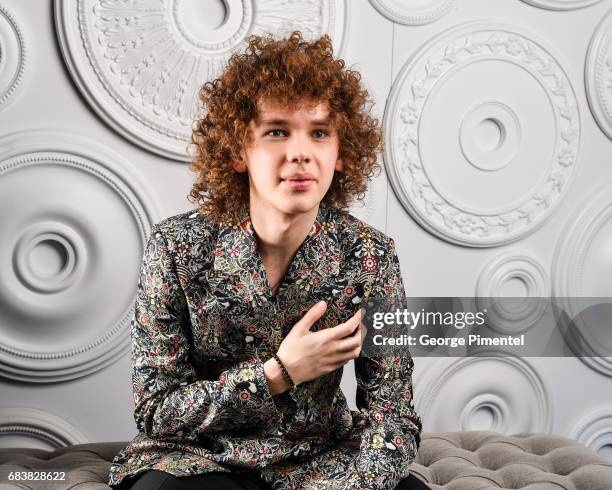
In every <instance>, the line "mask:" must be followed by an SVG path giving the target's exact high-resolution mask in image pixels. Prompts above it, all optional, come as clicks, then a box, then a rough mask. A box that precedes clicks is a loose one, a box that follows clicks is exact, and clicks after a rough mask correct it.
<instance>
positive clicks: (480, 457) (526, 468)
mask: <svg viewBox="0 0 612 490" xmlns="http://www.w3.org/2000/svg"><path fill="white" fill-rule="evenodd" d="M410 469H411V471H412V472H413V473H414V474H415V475H416V476H418V477H420V478H421V480H424V481H427V482H428V484H429V486H430V487H431V488H432V489H434V490H435V489H440V488H443V489H445V490H459V489H462V490H464V489H471V490H473V489H485V488H524V489H530V490H546V489H551V490H553V489H554V490H560V489H568V490H570V489H572V490H573V489H576V490H610V489H612V463H609V462H606V461H605V460H603V459H601V458H600V457H598V456H597V455H596V454H595V453H593V452H592V451H591V450H590V449H587V448H586V447H584V446H583V445H581V444H580V443H578V442H576V441H573V440H571V439H566V438H565V437H560V436H553V435H546V434H513V435H511V436H506V435H503V434H500V433H498V432H488V431H472V432H427V433H424V434H423V441H422V444H421V448H420V449H419V452H418V454H417V458H416V461H415V462H414V463H413V464H412V465H411V467H410Z"/></svg>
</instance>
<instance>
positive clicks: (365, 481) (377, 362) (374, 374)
mask: <svg viewBox="0 0 612 490" xmlns="http://www.w3.org/2000/svg"><path fill="white" fill-rule="evenodd" d="M388 240H389V241H388V243H387V246H386V247H385V252H384V253H383V254H382V256H381V257H380V259H379V260H380V262H379V272H378V274H377V279H376V281H375V283H374V285H373V288H372V290H371V292H370V295H369V299H376V301H377V303H378V302H379V301H380V303H378V304H381V305H382V306H381V309H382V308H384V305H385V304H387V305H389V306H390V307H392V306H393V308H396V307H397V305H398V304H400V305H401V304H403V303H404V302H405V298H406V293H405V291H404V285H403V282H402V278H401V272H400V264H399V259H398V258H397V253H396V251H395V243H394V241H393V240H392V239H390V238H388ZM403 349H404V350H403V351H402V352H401V353H398V355H396V356H395V355H391V356H386V355H385V356H381V357H367V356H365V355H364V354H363V353H362V354H361V356H360V357H358V358H357V359H355V377H356V379H357V394H356V405H357V408H358V409H359V411H360V412H362V413H363V414H364V415H366V416H367V418H368V422H367V425H366V426H365V428H364V429H363V431H362V432H361V438H360V448H359V453H358V456H357V459H356V463H355V471H353V473H352V474H351V475H350V476H349V483H348V484H347V487H346V488H355V489H357V488H362V489H365V488H372V489H389V490H392V489H394V488H395V487H396V485H397V484H398V483H399V481H400V480H402V479H403V478H406V477H407V476H408V473H409V465H410V464H411V463H412V462H413V461H414V459H415V457H416V453H417V451H418V449H419V446H420V443H421V437H420V434H421V430H422V421H421V418H420V417H419V416H418V415H417V414H416V412H415V410H414V406H413V400H412V371H413V368H414V363H413V360H412V357H411V356H410V353H409V351H408V349H407V348H406V347H404V348H403Z"/></svg>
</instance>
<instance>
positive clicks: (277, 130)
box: [266, 129, 286, 136]
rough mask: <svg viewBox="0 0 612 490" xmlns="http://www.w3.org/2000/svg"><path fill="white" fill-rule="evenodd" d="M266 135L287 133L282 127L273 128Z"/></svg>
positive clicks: (283, 134)
mask: <svg viewBox="0 0 612 490" xmlns="http://www.w3.org/2000/svg"><path fill="white" fill-rule="evenodd" d="M266 135H270V136H285V135H286V133H285V132H284V131H283V130H282V129H272V130H270V131H268V132H267V133H266Z"/></svg>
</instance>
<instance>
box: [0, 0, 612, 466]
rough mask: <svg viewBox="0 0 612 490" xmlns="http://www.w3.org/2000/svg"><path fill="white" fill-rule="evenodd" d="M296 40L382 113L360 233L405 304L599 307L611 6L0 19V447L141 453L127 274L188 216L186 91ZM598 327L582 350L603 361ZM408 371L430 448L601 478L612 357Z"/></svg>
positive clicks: (609, 227)
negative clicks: (228, 64)
mask: <svg viewBox="0 0 612 490" xmlns="http://www.w3.org/2000/svg"><path fill="white" fill-rule="evenodd" d="M294 29H300V30H302V31H303V32H305V33H306V34H307V35H309V36H319V35H321V34H324V33H327V34H329V35H330V36H331V37H332V39H333V42H334V47H335V50H336V53H337V54H339V55H340V56H342V57H344V58H345V59H346V60H347V62H348V63H349V64H350V65H353V67H354V68H357V69H358V70H360V71H361V73H362V75H363V80H364V82H365V84H366V86H367V88H368V89H369V91H370V93H371V95H372V97H373V99H374V101H375V106H374V112H375V115H376V116H377V117H379V118H380V120H381V122H382V123H383V125H384V130H385V149H384V155H382V156H381V160H383V161H384V172H383V173H382V174H381V175H380V176H379V178H377V179H376V180H375V181H374V182H373V183H372V184H371V187H370V189H369V192H368V194H367V198H366V205H365V206H364V207H355V208H354V214H355V215H357V216H358V217H360V218H361V219H364V220H366V221H368V222H369V223H371V224H372V225H374V226H376V227H377V228H379V229H381V230H383V231H385V232H386V233H387V234H388V235H390V236H391V237H393V238H394V239H395V241H396V245H397V248H398V253H399V257H400V262H401V265H402V272H403V278H404V283H405V286H406V291H407V294H408V295H410V296H474V295H477V296H523V295H524V296H533V297H541V296H549V295H554V296H563V297H567V296H569V297H571V296H610V295H612V281H611V280H610V277H612V274H611V272H612V142H611V141H610V140H611V139H612V0H523V1H521V0H495V1H494V2H493V1H491V0H415V1H410V2H407V1H401V0H369V1H368V0H312V1H308V2H306V1H304V2H293V1H286V0H217V1H207V2H200V1H197V0H125V1H120V0H56V1H51V0H33V1H21V0H0V446H1V447H8V446H21V445H23V446H32V447H44V448H50V447H59V446H64V445H68V444H74V443H79V442H89V441H92V442H93V441H110V440H129V439H131V438H132V437H133V436H134V435H135V433H136V428H135V425H134V422H133V419H132V409H133V406H132V404H133V401H132V387H131V361H130V355H129V354H130V350H129V347H130V339H129V320H130V317H131V315H132V312H133V309H132V308H133V300H134V294H135V287H136V281H137V274H138V270H139V266H140V259H141V257H142V253H143V245H144V242H145V239H146V236H147V233H148V231H149V229H150V227H151V225H152V224H153V223H155V222H157V221H159V220H161V219H162V218H163V217H166V216H170V215H173V214H177V213H179V212H183V211H186V210H188V209H191V207H192V206H191V204H190V203H189V202H188V201H187V199H186V195H187V193H188V192H189V190H190V187H191V181H192V178H193V176H192V174H191V172H190V171H189V170H188V168H187V165H186V162H187V161H188V156H187V152H186V145H187V140H188V138H189V132H190V128H191V123H192V121H193V119H194V118H195V117H197V115H198V110H197V105H196V99H195V91H196V90H197V89H198V87H199V86H200V85H201V84H202V83H203V82H204V81H206V80H209V79H212V78H214V77H215V75H217V74H218V73H219V72H220V70H221V69H222V67H223V64H224V62H225V61H226V60H227V58H228V57H229V55H230V54H231V53H232V51H233V50H234V49H236V48H237V47H238V46H240V43H241V41H242V40H243V39H244V38H245V37H246V36H247V35H249V34H251V33H264V32H269V31H271V32H274V33H277V34H281V33H284V32H290V31H292V30H294ZM383 161H381V163H383ZM526 304H527V305H529V306H526V309H525V311H520V312H518V313H517V314H519V315H520V316H521V318H522V323H521V325H522V326H521V328H527V327H528V326H529V325H530V324H531V323H530V322H532V321H535V319H536V318H537V315H538V311H537V303H526ZM534 304H535V306H534ZM494 320H495V328H496V329H497V330H499V331H501V332H506V333H518V332H517V326H516V321H513V319H511V318H507V317H504V315H500V316H499V317H496V318H494ZM611 324H612V319H604V320H602V321H600V322H598V323H596V324H595V323H594V321H593V319H590V320H589V322H584V324H582V325H580V328H581V331H582V332H584V334H585V335H586V336H588V337H589V339H590V340H591V341H592V342H593V343H595V344H597V343H599V345H604V346H606V348H607V351H608V352H609V351H610V349H612V345H610V342H611V341H610V335H609V331H610V325H611ZM415 364H416V367H415V371H414V378H413V380H414V385H415V401H416V406H417V409H418V411H419V413H420V414H421V416H422V418H423V421H424V425H425V430H427V431H434V430H435V431H455V430H495V431H499V432H504V433H508V434H511V433H517V432H544V433H554V434H560V435H564V436H567V437H571V438H574V439H577V440H579V441H581V442H583V443H584V444H586V445H587V446H589V447H591V448H592V449H593V450H594V451H596V452H598V453H599V454H600V455H602V456H603V457H605V458H608V459H610V460H612V398H611V397H610V393H612V379H611V377H612V358H609V357H598V356H597V355H593V356H592V357H589V358H569V357H568V358H524V359H520V358H510V357H498V358H416V359H415ZM352 368H353V365H352V363H350V364H349V365H347V366H346V368H345V374H344V378H343V383H342V387H343V389H344V391H345V393H346V394H347V397H348V398H349V402H350V404H351V406H352V408H354V407H355V405H354V390H355V386H356V383H355V378H354V374H353V372H352Z"/></svg>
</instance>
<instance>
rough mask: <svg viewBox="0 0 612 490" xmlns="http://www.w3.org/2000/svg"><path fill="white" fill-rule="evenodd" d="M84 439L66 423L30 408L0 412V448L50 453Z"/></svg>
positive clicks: (50, 414) (13, 408) (85, 440)
mask: <svg viewBox="0 0 612 490" xmlns="http://www.w3.org/2000/svg"><path fill="white" fill-rule="evenodd" d="M87 442H88V441H87V438H86V437H85V436H84V435H83V433H82V432H81V431H79V430H78V429H77V428H76V427H74V426H73V425H72V424H70V423H69V422H68V421H67V420H64V419H63V418H61V417H59V416H57V415H55V414H52V413H50V412H47V411H45V410H39V409H36V408H30V407H2V408H0V448H15V447H28V448H35V449H44V450H47V451H51V450H53V449H59V448H62V447H66V446H71V445H73V444H85V443H87Z"/></svg>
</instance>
